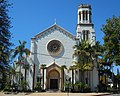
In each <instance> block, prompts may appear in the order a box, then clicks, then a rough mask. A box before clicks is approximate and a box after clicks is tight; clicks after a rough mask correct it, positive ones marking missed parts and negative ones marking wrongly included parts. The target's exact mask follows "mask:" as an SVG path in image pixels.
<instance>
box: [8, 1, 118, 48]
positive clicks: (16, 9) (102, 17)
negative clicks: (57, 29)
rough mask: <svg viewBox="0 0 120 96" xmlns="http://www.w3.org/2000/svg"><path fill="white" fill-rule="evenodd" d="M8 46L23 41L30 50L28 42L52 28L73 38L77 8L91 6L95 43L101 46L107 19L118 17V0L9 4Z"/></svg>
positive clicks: (18, 2)
mask: <svg viewBox="0 0 120 96" xmlns="http://www.w3.org/2000/svg"><path fill="white" fill-rule="evenodd" d="M10 2H11V3H13V6H12V7H13V8H11V9H10V12H9V15H10V17H11V18H12V19H11V22H12V23H11V25H12V26H13V28H11V33H12V34H13V35H12V36H13V38H12V42H13V43H14V45H15V46H17V45H18V44H19V43H18V40H21V41H23V40H25V41H27V45H26V46H27V48H30V38H31V37H33V36H35V35H36V34H38V33H39V32H41V31H42V30H44V29H46V28H48V27H49V26H51V25H52V24H54V20H55V19H56V21H57V24H58V25H60V26H61V27H63V28H65V29H66V30H68V31H69V32H71V33H72V34H74V35H76V32H75V30H76V24H77V9H78V6H79V5H80V4H90V5H91V6H92V21H93V23H94V28H95V32H96V38H97V41H100V42H101V43H103V39H102V38H103V36H104V34H103V32H102V31H101V30H100V28H101V27H102V24H105V23H106V19H107V18H111V17H112V16H113V15H115V16H120V0H10Z"/></svg>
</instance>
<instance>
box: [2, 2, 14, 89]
mask: <svg viewBox="0 0 120 96" xmlns="http://www.w3.org/2000/svg"><path fill="white" fill-rule="evenodd" d="M10 6H11V4H9V2H8V0H0V74H1V75H2V80H1V81H2V87H3V88H4V87H5V83H6V80H7V78H6V75H7V74H6V71H7V70H6V66H8V63H9V62H8V61H9V51H10V46H11V45H12V43H11V42H10V39H11V33H10V30H9V29H10V28H11V25H10V24H11V22H10V17H9V16H8V12H9V10H8V9H9V7H10Z"/></svg>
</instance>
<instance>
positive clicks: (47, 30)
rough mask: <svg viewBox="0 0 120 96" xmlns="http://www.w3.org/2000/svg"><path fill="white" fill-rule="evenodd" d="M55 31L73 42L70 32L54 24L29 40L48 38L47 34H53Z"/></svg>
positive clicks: (73, 37)
mask: <svg viewBox="0 0 120 96" xmlns="http://www.w3.org/2000/svg"><path fill="white" fill-rule="evenodd" d="M55 30H59V32H61V33H63V34H64V35H66V36H67V37H69V38H70V39H73V40H75V36H74V35H72V34H71V33H70V32H68V31H67V30H65V29H64V28H62V27H60V26H59V25H57V24H54V25H52V26H50V27H49V28H47V29H45V30H43V31H42V32H40V33H38V34H37V35H35V36H34V37H33V38H31V39H38V38H41V37H43V36H48V35H49V34H51V32H54V31H55Z"/></svg>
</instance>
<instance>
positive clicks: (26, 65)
mask: <svg viewBox="0 0 120 96" xmlns="http://www.w3.org/2000/svg"><path fill="white" fill-rule="evenodd" d="M23 69H25V74H24V77H25V80H24V81H25V82H27V79H26V76H27V70H28V69H29V65H28V64H26V63H25V64H24V65H23ZM26 87H27V86H24V90H26V89H27V88H26Z"/></svg>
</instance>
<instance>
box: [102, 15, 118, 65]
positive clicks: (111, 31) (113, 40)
mask: <svg viewBox="0 0 120 96" xmlns="http://www.w3.org/2000/svg"><path fill="white" fill-rule="evenodd" d="M101 30H102V31H103V33H104V38H103V39H104V47H105V51H104V53H105V54H104V55H105V56H104V59H105V62H108V63H109V64H113V63H114V64H115V65H120V16H119V17H116V16H113V17H112V18H109V19H107V20H106V24H105V25H103V26H102V28H101Z"/></svg>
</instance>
